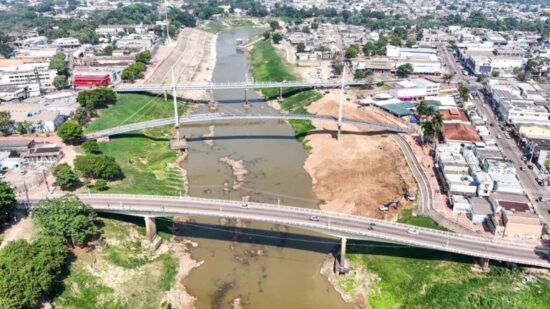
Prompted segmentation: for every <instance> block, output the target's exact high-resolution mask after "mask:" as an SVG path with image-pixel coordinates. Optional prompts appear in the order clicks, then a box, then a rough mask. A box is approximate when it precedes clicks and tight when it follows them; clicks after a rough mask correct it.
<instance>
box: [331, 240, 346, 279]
mask: <svg viewBox="0 0 550 309" xmlns="http://www.w3.org/2000/svg"><path fill="white" fill-rule="evenodd" d="M347 243H348V239H347V238H346V237H342V239H341V240H340V256H338V257H337V258H336V259H334V272H335V273H337V274H339V275H344V274H347V273H348V272H349V262H348V260H347V259H346V246H347Z"/></svg>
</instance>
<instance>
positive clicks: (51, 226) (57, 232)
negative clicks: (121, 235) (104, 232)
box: [31, 195, 100, 246]
mask: <svg viewBox="0 0 550 309" xmlns="http://www.w3.org/2000/svg"><path fill="white" fill-rule="evenodd" d="M31 215H32V218H33V220H34V222H36V223H37V224H38V226H40V227H41V228H42V231H43V233H44V234H45V235H48V236H53V237H58V238H61V239H63V241H64V242H65V243H67V244H69V245H71V246H75V245H84V244H86V243H87V242H88V241H89V240H90V239H92V238H93V237H95V236H97V235H98V234H99V232H100V229H99V226H98V222H97V215H96V213H95V211H94V210H93V209H92V208H91V207H90V206H88V205H86V204H84V203H83V202H82V201H80V199H78V198H77V197H76V196H74V195H65V196H63V197H59V198H53V199H47V200H42V201H40V202H38V204H36V205H35V206H34V207H33V209H32V212H31Z"/></svg>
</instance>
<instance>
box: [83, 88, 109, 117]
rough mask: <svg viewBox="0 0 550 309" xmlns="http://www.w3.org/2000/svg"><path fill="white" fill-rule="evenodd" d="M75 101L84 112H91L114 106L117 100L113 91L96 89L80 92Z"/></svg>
mask: <svg viewBox="0 0 550 309" xmlns="http://www.w3.org/2000/svg"><path fill="white" fill-rule="evenodd" d="M76 101H77V102H78V103H79V104H80V106H82V107H84V108H85V109H86V110H88V111H93V110H96V109H98V108H106V107H107V106H109V105H112V104H115V103H116V101H117V98H116V94H115V92H114V91H113V89H111V88H105V87H98V88H95V89H92V90H84V91H80V92H79V93H78V96H77V97H76ZM86 116H87V115H86Z"/></svg>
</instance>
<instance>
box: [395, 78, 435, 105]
mask: <svg viewBox="0 0 550 309" xmlns="http://www.w3.org/2000/svg"><path fill="white" fill-rule="evenodd" d="M390 94H391V95H392V96H393V97H394V98H398V99H399V100H402V101H421V100H423V99H424V98H425V97H427V96H437V95H439V84H438V83H434V82H431V81H429V80H426V79H423V78H412V79H409V80H402V81H399V82H396V83H395V86H394V88H393V89H392V90H390Z"/></svg>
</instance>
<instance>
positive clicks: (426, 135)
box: [420, 121, 436, 142]
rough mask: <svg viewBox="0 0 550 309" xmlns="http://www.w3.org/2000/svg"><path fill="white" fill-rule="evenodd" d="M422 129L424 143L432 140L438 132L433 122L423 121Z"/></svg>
mask: <svg viewBox="0 0 550 309" xmlns="http://www.w3.org/2000/svg"><path fill="white" fill-rule="evenodd" d="M420 128H422V138H423V141H424V142H428V141H430V140H432V138H433V137H434V136H435V133H436V130H435V128H434V125H433V123H432V122H431V121H423V122H422V123H420Z"/></svg>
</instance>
